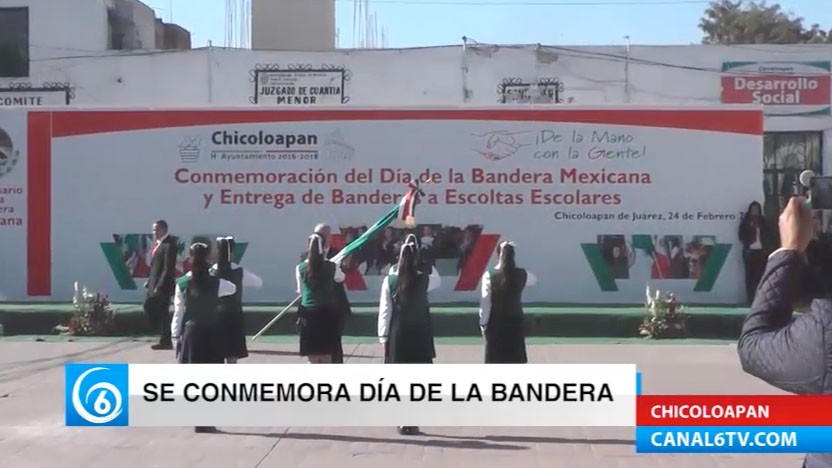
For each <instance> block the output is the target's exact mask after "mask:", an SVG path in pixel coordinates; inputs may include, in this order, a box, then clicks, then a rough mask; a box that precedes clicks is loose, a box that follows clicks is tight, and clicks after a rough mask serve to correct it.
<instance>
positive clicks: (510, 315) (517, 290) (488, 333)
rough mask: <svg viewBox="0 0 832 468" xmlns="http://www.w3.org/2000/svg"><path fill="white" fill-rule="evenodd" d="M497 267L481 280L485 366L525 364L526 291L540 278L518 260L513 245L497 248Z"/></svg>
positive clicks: (504, 244)
mask: <svg viewBox="0 0 832 468" xmlns="http://www.w3.org/2000/svg"><path fill="white" fill-rule="evenodd" d="M497 256H498V261H497V265H496V266H495V267H494V268H492V269H490V270H488V271H487V272H486V273H485V274H484V275H483V277H482V283H481V291H482V294H481V297H480V329H481V330H482V335H483V337H484V338H485V363H486V364H525V363H526V362H528V358H527V356H526V332H525V326H524V320H523V290H524V289H525V288H527V287H529V286H534V285H535V283H537V278H536V277H535V276H534V275H533V274H532V273H531V272H528V271H526V270H524V269H522V268H518V267H517V263H516V261H515V246H514V243H513V242H503V243H501V244H500V245H499V246H498V247H497Z"/></svg>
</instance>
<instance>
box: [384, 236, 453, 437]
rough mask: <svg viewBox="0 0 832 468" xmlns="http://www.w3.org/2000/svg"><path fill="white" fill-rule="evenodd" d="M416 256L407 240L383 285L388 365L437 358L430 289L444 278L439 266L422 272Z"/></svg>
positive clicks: (407, 430) (404, 429)
mask: <svg viewBox="0 0 832 468" xmlns="http://www.w3.org/2000/svg"><path fill="white" fill-rule="evenodd" d="M416 256H417V246H416V243H415V242H413V241H406V242H405V243H404V244H403V245H402V248H401V253H400V254H399V263H398V265H397V266H396V267H395V269H392V268H391V270H392V272H391V273H389V274H388V275H387V277H386V278H385V279H384V281H383V282H382V284H381V298H380V299H379V305H378V308H379V312H378V336H379V341H380V342H381V343H382V345H384V362H385V364H432V363H433V359H434V357H435V351H434V345H433V329H432V326H431V319H430V302H429V301H428V292H429V291H433V290H435V289H436V288H438V287H439V286H440V284H441V278H440V276H439V274H438V273H437V272H436V270H435V269H432V270H431V273H430V274H426V273H424V272H423V271H420V269H419V266H418V265H417V261H416V260H417V259H416ZM399 433H400V434H402V435H415V434H418V433H419V428H418V427H415V426H400V427H399Z"/></svg>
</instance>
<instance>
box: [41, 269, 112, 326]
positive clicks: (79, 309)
mask: <svg viewBox="0 0 832 468" xmlns="http://www.w3.org/2000/svg"><path fill="white" fill-rule="evenodd" d="M72 305H73V308H74V309H75V310H74V311H73V313H72V317H70V319H69V324H67V325H58V326H57V327H55V331H57V332H59V333H61V334H62V335H74V336H95V335H106V334H109V333H110V332H112V330H113V323H114V317H115V312H114V311H113V308H112V305H111V304H110V298H109V297H108V296H107V295H106V294H101V293H92V292H90V291H88V290H87V288H86V287H81V286H80V285H79V284H78V282H77V281H76V282H75V293H74V294H73V296H72Z"/></svg>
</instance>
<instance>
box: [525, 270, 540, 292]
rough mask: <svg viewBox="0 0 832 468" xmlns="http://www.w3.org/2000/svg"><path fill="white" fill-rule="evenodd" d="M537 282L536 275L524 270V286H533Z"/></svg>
mask: <svg viewBox="0 0 832 468" xmlns="http://www.w3.org/2000/svg"><path fill="white" fill-rule="evenodd" d="M536 284H537V276H535V275H534V273H532V272H530V271H529V270H526V287H527V288H528V287H530V286H534V285H536Z"/></svg>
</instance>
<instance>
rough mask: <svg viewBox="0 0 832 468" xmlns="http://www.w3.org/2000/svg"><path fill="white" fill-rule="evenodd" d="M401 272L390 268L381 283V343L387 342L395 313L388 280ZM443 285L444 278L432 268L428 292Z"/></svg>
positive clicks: (379, 315) (394, 267)
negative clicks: (393, 313)
mask: <svg viewBox="0 0 832 468" xmlns="http://www.w3.org/2000/svg"><path fill="white" fill-rule="evenodd" d="M398 271H399V266H398V265H393V266H391V267H390V273H389V274H388V275H387V276H385V277H384V279H383V280H382V283H381V297H380V298H379V300H378V341H379V343H382V344H384V343H386V342H387V333H388V332H389V330H390V320H391V318H392V315H391V314H392V312H393V295H392V294H391V293H390V283H389V281H388V278H389V277H391V276H396V274H397V273H398ZM441 285H442V277H441V276H440V275H439V271H437V270H436V267H431V271H430V276H429V277H428V292H430V291H434V290H436V289H438V288H439V287H440V286H441Z"/></svg>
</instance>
